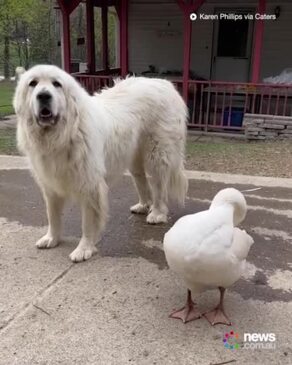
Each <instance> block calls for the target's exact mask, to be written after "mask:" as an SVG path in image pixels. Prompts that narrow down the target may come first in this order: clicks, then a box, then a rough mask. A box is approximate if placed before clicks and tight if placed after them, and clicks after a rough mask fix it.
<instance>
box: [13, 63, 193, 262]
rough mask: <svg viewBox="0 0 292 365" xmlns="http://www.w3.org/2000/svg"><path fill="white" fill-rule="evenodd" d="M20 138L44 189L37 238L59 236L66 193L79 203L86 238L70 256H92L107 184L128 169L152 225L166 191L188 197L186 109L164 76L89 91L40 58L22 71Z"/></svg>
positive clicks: (52, 241)
mask: <svg viewBox="0 0 292 365" xmlns="http://www.w3.org/2000/svg"><path fill="white" fill-rule="evenodd" d="M14 108H15V111H16V114H17V117H18V128H17V139H18V146H19V149H20V151H21V152H23V153H24V154H25V155H27V156H28V157H29V160H30V162H31V165H32V171H33V175H34V177H35V179H36V181H37V183H38V184H39V186H40V188H41V189H42V192H43V195H44V199H45V202H46V206H47V215H48V221H49V228H48V232H47V234H46V235H45V236H44V237H42V238H41V239H40V240H39V241H38V242H37V243H36V245H37V247H39V248H51V247H54V246H56V245H57V244H58V243H59V241H60V231H61V212H62V208H63V204H64V201H65V199H68V198H69V199H70V198H71V199H74V200H75V201H78V202H79V203H80V205H81V210H82V238H81V240H80V243H79V245H78V246H77V248H76V249H75V250H74V251H73V252H72V253H71V255H70V258H71V260H72V261H75V262H79V261H83V260H87V259H89V258H90V257H91V256H92V255H93V254H94V253H95V252H96V250H97V249H96V247H95V245H96V243H97V241H98V239H99V238H100V234H101V232H102V230H103V228H104V225H105V221H106V217H107V206H108V201H107V200H108V198H107V192H108V184H110V183H111V182H112V181H113V180H114V179H115V178H116V177H118V176H120V175H122V174H123V173H124V172H125V170H127V169H129V171H130V172H131V174H132V176H133V179H134V182H135V185H136V188H137V191H138V194H139V203H138V204H136V205H134V206H133V207H131V211H132V212H133V213H140V214H148V215H147V222H148V223H150V224H156V223H163V222H166V221H167V213H168V209H167V202H168V196H170V197H171V198H173V199H175V200H177V201H178V202H181V203H183V201H184V198H185V194H186V190H187V180H186V178H185V176H184V173H183V169H184V148H185V137H186V120H187V108H186V105H185V103H184V102H183V100H182V98H181V97H180V95H179V94H178V92H177V91H176V90H175V88H174V87H173V85H172V84H171V83H170V82H168V81H166V80H158V79H147V78H142V77H141V78H140V77H137V78H134V77H131V78H127V79H126V80H123V81H118V82H116V84H115V86H114V87H112V88H110V89H105V90H103V91H102V92H101V93H100V94H95V95H94V96H90V95H89V94H88V93H87V92H86V91H85V90H84V89H83V88H82V87H81V86H80V85H79V84H78V82H77V81H76V80H75V79H74V78H73V77H72V76H70V75H69V74H67V73H66V72H64V71H62V70H61V69H59V68H58V67H56V66H48V65H40V66H35V67H33V68H31V69H30V70H29V71H27V72H25V73H24V74H23V75H22V77H21V78H20V80H19V83H18V86H17V88H16V92H15V96H14Z"/></svg>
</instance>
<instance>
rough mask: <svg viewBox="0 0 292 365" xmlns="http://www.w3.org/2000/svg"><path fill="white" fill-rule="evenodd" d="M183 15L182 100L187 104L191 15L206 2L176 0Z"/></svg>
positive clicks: (199, 0)
mask: <svg viewBox="0 0 292 365" xmlns="http://www.w3.org/2000/svg"><path fill="white" fill-rule="evenodd" d="M176 1H177V4H178V6H179V7H180V8H181V10H182V12H183V15H184V59H183V98H184V101H185V102H186V103H187V101H188V95H189V76H190V63H191V42H192V21H191V18H190V16H191V13H193V12H196V11H197V10H198V9H199V8H200V7H201V6H202V5H203V4H204V2H205V1H206V0H191V1H187V2H185V1H184V0H176Z"/></svg>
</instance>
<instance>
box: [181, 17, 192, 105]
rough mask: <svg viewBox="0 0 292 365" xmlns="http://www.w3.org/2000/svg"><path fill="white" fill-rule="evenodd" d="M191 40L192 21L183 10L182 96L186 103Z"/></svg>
mask: <svg viewBox="0 0 292 365" xmlns="http://www.w3.org/2000/svg"><path fill="white" fill-rule="evenodd" d="M191 40H192V22H191V19H190V13H189V12H188V11H184V61H183V98H184V101H185V102H186V103H187V101H188V95H189V75H190V62H191Z"/></svg>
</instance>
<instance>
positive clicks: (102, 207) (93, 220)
mask: <svg viewBox="0 0 292 365" xmlns="http://www.w3.org/2000/svg"><path fill="white" fill-rule="evenodd" d="M107 210H108V202H107V186H106V184H105V183H100V184H99V186H98V187H97V188H96V191H94V192H92V193H91V194H89V196H86V197H84V199H83V200H82V202H81V213H82V237H81V240H80V242H79V244H78V246H77V247H76V249H75V250H74V251H73V252H72V253H71V254H70V259H71V260H72V261H73V262H80V261H85V260H88V259H89V258H90V257H91V256H92V255H93V254H94V253H96V252H97V248H96V246H95V245H96V243H97V241H98V240H99V239H100V235H101V232H102V230H103V228H104V226H105V223H106V218H107Z"/></svg>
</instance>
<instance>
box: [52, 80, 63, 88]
mask: <svg viewBox="0 0 292 365" xmlns="http://www.w3.org/2000/svg"><path fill="white" fill-rule="evenodd" d="M53 85H54V86H55V87H62V85H61V84H60V83H59V81H53Z"/></svg>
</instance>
